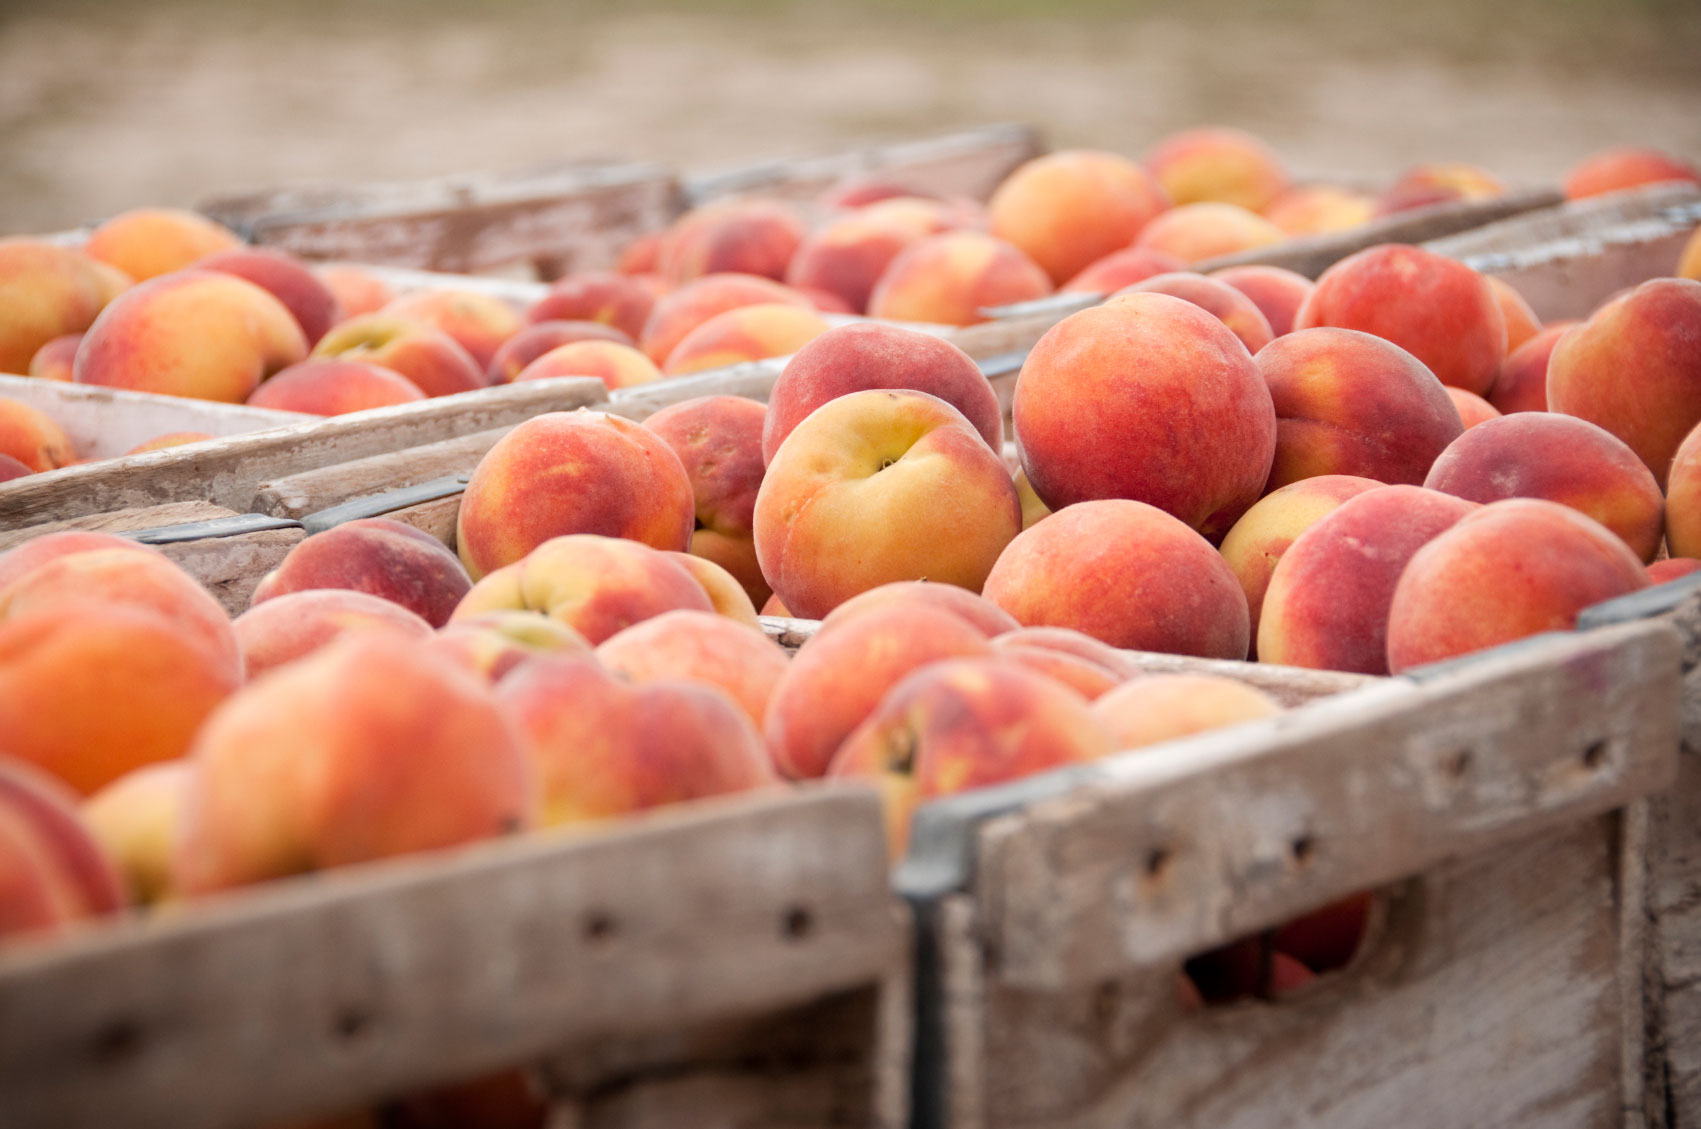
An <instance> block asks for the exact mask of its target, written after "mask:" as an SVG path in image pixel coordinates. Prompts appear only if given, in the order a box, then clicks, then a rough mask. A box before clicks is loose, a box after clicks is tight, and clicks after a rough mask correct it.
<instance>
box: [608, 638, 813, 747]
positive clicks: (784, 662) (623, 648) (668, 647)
mask: <svg viewBox="0 0 1701 1129" xmlns="http://www.w3.org/2000/svg"><path fill="white" fill-rule="evenodd" d="M596 656H597V660H598V661H599V662H601V663H602V665H603V666H605V667H607V668H608V670H609V671H611V672H612V673H614V674H617V675H619V676H621V677H622V678H625V679H626V680H627V681H628V682H637V683H644V682H654V681H656V680H657V679H670V680H679V681H685V682H701V683H705V684H707V685H710V686H714V687H717V688H718V689H720V690H722V691H724V692H725V693H726V695H727V696H728V697H730V698H731V699H732V700H733V701H734V702H735V703H737V705H738V708H739V709H741V710H743V711H744V714H745V716H746V717H748V718H749V719H750V724H751V725H752V726H753V727H755V728H756V729H757V730H760V729H761V727H762V718H763V716H764V715H765V714H766V713H767V709H768V700H769V699H770V698H772V697H773V695H774V687H775V686H776V685H777V684H778V683H779V680H780V677H781V676H782V675H784V674H785V672H786V668H787V667H788V666H789V665H790V659H789V658H788V656H787V655H786V651H785V648H783V647H781V646H780V645H779V644H778V643H776V642H774V641H773V640H772V639H769V638H768V637H767V636H766V635H764V634H763V633H762V632H761V630H759V629H757V630H752V629H751V628H750V627H748V626H746V625H744V624H740V623H735V622H733V621H732V620H730V619H728V618H726V617H725V616H721V615H715V614H712V613H709V612H696V611H675V612H663V613H662V614H661V615H658V616H655V617H653V618H651V619H646V620H644V621H643V622H642V623H635V624H633V625H632V626H631V627H628V628H626V629H625V630H623V631H620V632H618V633H617V634H615V635H612V636H610V637H609V638H608V639H605V640H604V641H603V642H602V644H601V645H600V646H598V647H597V650H596Z"/></svg>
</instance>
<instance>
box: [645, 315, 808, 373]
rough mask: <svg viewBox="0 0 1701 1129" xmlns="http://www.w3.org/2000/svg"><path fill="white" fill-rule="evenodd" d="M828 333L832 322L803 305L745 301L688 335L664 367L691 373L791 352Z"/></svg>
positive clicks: (664, 368)
mask: <svg viewBox="0 0 1701 1129" xmlns="http://www.w3.org/2000/svg"><path fill="white" fill-rule="evenodd" d="M825 332H827V322H826V321H825V320H824V319H823V318H822V317H821V315H820V314H819V313H817V312H816V311H814V310H806V309H804V308H802V307H801V306H793V305H790V304H778V303H775V304H768V305H760V306H740V307H739V308H738V309H736V310H728V311H726V312H725V313H723V314H716V315H715V316H714V317H712V318H710V319H709V320H708V321H706V322H704V323H703V324H702V325H699V326H698V327H697V328H696V329H693V330H692V331H691V332H690V333H688V334H686V335H685V336H684V338H682V339H681V340H680V342H679V344H678V345H676V346H674V349H673V352H671V353H669V354H668V355H667V363H666V364H665V365H664V366H663V371H665V372H666V373H667V375H669V376H685V375H687V374H689V373H693V372H703V371H704V370H706V369H714V368H725V367H726V366H727V365H736V364H742V363H744V362H746V361H760V360H764V359H766V358H768V357H784V356H789V355H790V354H792V353H795V352H797V351H798V350H799V349H801V348H803V347H804V346H805V345H807V344H809V342H811V341H813V340H815V339H816V338H817V337H819V336H821V335H822V334H823V333H825Z"/></svg>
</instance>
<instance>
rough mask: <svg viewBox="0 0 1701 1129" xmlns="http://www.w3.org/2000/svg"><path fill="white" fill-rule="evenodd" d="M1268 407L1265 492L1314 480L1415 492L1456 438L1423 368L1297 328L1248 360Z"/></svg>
mask: <svg viewBox="0 0 1701 1129" xmlns="http://www.w3.org/2000/svg"><path fill="white" fill-rule="evenodd" d="M1253 361H1254V363H1255V364H1256V365H1257V367H1258V371H1259V372H1260V373H1262V374H1263V376H1264V379H1265V381H1266V382H1267V383H1268V385H1269V389H1270V397H1271V399H1272V400H1273V401H1274V402H1275V405H1276V457H1275V461H1274V462H1273V464H1272V465H1271V467H1270V479H1269V482H1268V484H1267V485H1266V487H1265V489H1266V490H1274V489H1277V488H1278V487H1282V486H1286V485H1288V484H1289V483H1291V482H1298V481H1299V480H1301V479H1304V478H1312V477H1314V476H1316V475H1320V474H1350V475H1357V476H1358V477H1360V478H1374V479H1376V480H1377V481H1378V482H1388V483H1402V482H1403V483H1407V484H1410V485H1414V486H1415V485H1417V484H1418V483H1420V482H1422V481H1423V476H1424V475H1426V474H1428V473H1429V467H1430V464H1431V463H1433V462H1434V461H1435V457H1436V456H1437V455H1439V454H1440V453H1441V452H1442V451H1443V450H1445V449H1446V447H1447V444H1449V443H1451V442H1453V440H1455V439H1457V438H1458V437H1459V433H1460V432H1461V431H1463V430H1464V424H1463V421H1462V420H1461V419H1460V418H1459V410H1458V409H1457V408H1456V407H1454V406H1453V401H1452V399H1451V398H1450V397H1449V396H1448V395H1447V390H1446V389H1445V388H1443V387H1442V385H1441V382H1440V381H1439V380H1437V379H1435V375H1434V374H1433V373H1431V372H1430V371H1429V369H1427V368H1425V367H1424V365H1423V362H1421V361H1419V360H1418V359H1417V358H1416V357H1414V356H1412V355H1411V354H1410V353H1408V352H1406V350H1404V349H1402V348H1400V347H1399V346H1398V345H1395V344H1393V343H1391V342H1389V341H1386V340H1384V339H1383V338H1380V337H1373V336H1372V335H1370V334H1368V333H1360V332H1358V331H1356V330H1351V329H1301V330H1296V331H1295V332H1293V333H1290V334H1288V335H1287V336H1286V337H1281V338H1278V339H1277V340H1276V341H1275V342H1274V343H1273V344H1271V345H1270V347H1269V348H1267V349H1265V350H1263V351H1262V352H1260V353H1259V354H1258V356H1256V357H1255V358H1253Z"/></svg>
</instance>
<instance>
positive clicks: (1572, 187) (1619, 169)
mask: <svg viewBox="0 0 1701 1129" xmlns="http://www.w3.org/2000/svg"><path fill="white" fill-rule="evenodd" d="M1667 180H1688V181H1693V182H1694V183H1696V184H1701V170H1697V169H1696V168H1695V166H1694V165H1691V164H1689V163H1688V162H1687V161H1682V160H1679V159H1678V158H1676V157H1673V156H1671V155H1669V154H1666V153H1662V152H1660V151H1659V150H1657V149H1643V148H1637V147H1635V146H1628V145H1626V146H1620V147H1617V148H1613V149H1603V150H1601V151H1600V152H1598V153H1591V154H1589V155H1588V156H1587V157H1584V158H1583V159H1582V160H1581V161H1579V162H1577V164H1575V165H1573V166H1572V167H1571V170H1570V171H1569V172H1567V173H1566V174H1565V179H1564V181H1563V182H1562V183H1561V187H1562V188H1563V189H1564V191H1565V198H1566V199H1567V200H1581V199H1583V198H1584V197H1586V196H1599V195H1601V194H1602V193H1605V192H1622V191H1623V190H1624V189H1626V188H1636V187H1639V186H1641V185H1644V184H1655V183H1658V182H1660V181H1667Z"/></svg>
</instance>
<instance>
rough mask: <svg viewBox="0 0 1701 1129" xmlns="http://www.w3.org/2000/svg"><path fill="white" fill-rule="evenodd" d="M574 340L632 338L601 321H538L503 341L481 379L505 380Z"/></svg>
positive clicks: (623, 342) (622, 341)
mask: <svg viewBox="0 0 1701 1129" xmlns="http://www.w3.org/2000/svg"><path fill="white" fill-rule="evenodd" d="M575 341H612V342H614V343H615V344H616V345H631V344H632V338H630V337H628V336H627V335H626V334H624V333H622V332H621V331H620V330H618V329H615V328H614V327H613V326H612V325H604V324H603V323H602V322H600V321H540V322H537V323H535V324H533V325H528V326H527V327H526V328H524V329H522V330H520V332H518V333H516V334H514V336H512V337H510V338H508V340H506V341H504V342H503V343H502V347H501V348H499V349H497V350H496V355H495V356H494V357H491V358H490V365H489V367H488V368H486V369H485V370H484V379H485V380H486V381H488V382H489V383H491V384H507V383H508V382H509V381H511V380H513V379H514V378H515V377H516V376H519V375H520V373H521V371H522V370H524V369H525V367H526V366H527V365H529V364H531V363H532V362H533V361H535V360H537V359H538V358H539V357H541V356H543V355H544V354H545V353H547V352H549V351H550V350H551V349H556V348H559V347H561V346H562V345H571V344H573V343H574V342H575Z"/></svg>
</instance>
